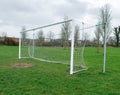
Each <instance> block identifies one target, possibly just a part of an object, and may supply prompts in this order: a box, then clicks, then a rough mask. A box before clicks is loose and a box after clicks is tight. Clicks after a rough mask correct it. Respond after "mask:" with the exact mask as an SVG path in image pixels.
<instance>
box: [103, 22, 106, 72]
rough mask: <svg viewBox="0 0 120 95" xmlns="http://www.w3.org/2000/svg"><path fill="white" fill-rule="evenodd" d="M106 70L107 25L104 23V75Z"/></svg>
mask: <svg viewBox="0 0 120 95" xmlns="http://www.w3.org/2000/svg"><path fill="white" fill-rule="evenodd" d="M105 69H106V23H104V60H103V73H105Z"/></svg>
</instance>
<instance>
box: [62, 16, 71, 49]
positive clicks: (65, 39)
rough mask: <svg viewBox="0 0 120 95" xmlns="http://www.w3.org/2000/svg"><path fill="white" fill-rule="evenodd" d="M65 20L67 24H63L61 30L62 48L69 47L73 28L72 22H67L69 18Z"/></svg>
mask: <svg viewBox="0 0 120 95" xmlns="http://www.w3.org/2000/svg"><path fill="white" fill-rule="evenodd" d="M64 20H65V23H64V24H62V28H61V40H62V46H63V47H67V46H69V37H70V34H71V26H70V22H67V20H68V17H65V18H64Z"/></svg>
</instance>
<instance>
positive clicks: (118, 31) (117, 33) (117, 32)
mask: <svg viewBox="0 0 120 95" xmlns="http://www.w3.org/2000/svg"><path fill="white" fill-rule="evenodd" d="M114 35H115V38H116V46H117V47H118V46H119V41H120V26H119V27H115V28H114Z"/></svg>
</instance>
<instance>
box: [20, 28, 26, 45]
mask: <svg viewBox="0 0 120 95" xmlns="http://www.w3.org/2000/svg"><path fill="white" fill-rule="evenodd" d="M25 30H26V28H25V27H24V26H23V27H22V31H21V38H22V42H23V44H24V45H25V40H26V36H27V35H26V32H25Z"/></svg>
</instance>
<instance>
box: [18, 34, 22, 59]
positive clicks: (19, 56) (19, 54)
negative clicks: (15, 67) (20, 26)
mask: <svg viewBox="0 0 120 95" xmlns="http://www.w3.org/2000/svg"><path fill="white" fill-rule="evenodd" d="M18 58H19V59H21V32H20V37H19V51H18Z"/></svg>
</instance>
